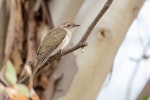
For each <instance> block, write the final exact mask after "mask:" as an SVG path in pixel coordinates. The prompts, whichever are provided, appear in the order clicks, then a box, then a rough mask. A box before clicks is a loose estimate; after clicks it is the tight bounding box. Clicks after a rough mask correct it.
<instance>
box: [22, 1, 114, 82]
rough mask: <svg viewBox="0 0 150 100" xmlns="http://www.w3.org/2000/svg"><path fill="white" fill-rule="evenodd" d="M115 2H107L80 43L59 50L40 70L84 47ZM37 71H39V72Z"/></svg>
mask: <svg viewBox="0 0 150 100" xmlns="http://www.w3.org/2000/svg"><path fill="white" fill-rule="evenodd" d="M112 2H113V0H107V2H106V3H105V5H104V7H103V8H102V10H101V11H100V12H99V13H98V15H97V17H96V18H95V19H94V21H93V22H92V23H91V25H90V26H89V28H88V29H87V31H86V32H85V34H84V36H83V37H82V39H81V40H80V42H79V43H78V44H76V45H75V46H74V47H72V48H69V49H67V50H64V51H62V52H58V53H57V54H55V55H53V56H51V57H50V58H49V59H48V61H47V62H45V63H44V64H43V65H41V66H40V68H39V70H38V71H40V70H42V69H43V68H45V67H46V66H47V65H48V64H50V63H52V62H53V61H54V60H57V59H59V58H60V57H62V56H64V55H66V54H68V53H71V52H73V51H75V50H77V49H79V48H83V47H85V46H87V43H86V40H87V38H88V37H89V35H90V33H91V31H92V30H93V28H94V27H95V25H96V24H97V22H98V21H99V20H100V19H101V18H102V16H103V15H104V13H105V12H106V11H107V9H108V8H109V7H110V5H111V3H112ZM38 71H37V72H38ZM33 72H34V70H33ZM27 78H28V77H26V78H25V79H24V80H23V81H22V82H24V81H26V80H27Z"/></svg>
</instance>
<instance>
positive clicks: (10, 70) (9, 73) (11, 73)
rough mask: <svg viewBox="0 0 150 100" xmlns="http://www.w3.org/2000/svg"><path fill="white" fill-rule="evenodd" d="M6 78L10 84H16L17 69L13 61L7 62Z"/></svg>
mask: <svg viewBox="0 0 150 100" xmlns="http://www.w3.org/2000/svg"><path fill="white" fill-rule="evenodd" d="M5 78H6V81H7V82H8V84H9V85H15V84H16V82H17V75H16V70H15V68H14V66H13V64H12V63H11V61H7V63H6V69H5Z"/></svg>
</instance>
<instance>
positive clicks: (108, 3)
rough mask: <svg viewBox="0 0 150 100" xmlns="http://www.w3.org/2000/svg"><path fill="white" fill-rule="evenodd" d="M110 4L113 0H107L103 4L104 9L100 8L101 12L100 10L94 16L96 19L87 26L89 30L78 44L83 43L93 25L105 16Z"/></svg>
mask: <svg viewBox="0 0 150 100" xmlns="http://www.w3.org/2000/svg"><path fill="white" fill-rule="evenodd" d="M112 2H113V0H107V2H106V3H105V5H104V7H103V8H102V10H100V12H99V13H98V15H97V16H96V18H95V19H94V21H93V22H92V24H91V25H90V26H89V28H88V29H87V31H86V32H85V34H84V36H83V37H82V39H81V40H80V42H79V43H83V42H85V41H86V40H87V38H88V37H89V35H90V33H91V31H92V30H93V28H94V27H95V25H96V24H97V23H98V21H99V20H100V19H101V18H102V16H103V15H104V14H105V12H106V11H107V9H108V8H109V7H110V5H111V3H112Z"/></svg>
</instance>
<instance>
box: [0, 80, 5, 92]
mask: <svg viewBox="0 0 150 100" xmlns="http://www.w3.org/2000/svg"><path fill="white" fill-rule="evenodd" d="M3 91H4V86H3V85H2V84H1V83H0V94H2V93H3Z"/></svg>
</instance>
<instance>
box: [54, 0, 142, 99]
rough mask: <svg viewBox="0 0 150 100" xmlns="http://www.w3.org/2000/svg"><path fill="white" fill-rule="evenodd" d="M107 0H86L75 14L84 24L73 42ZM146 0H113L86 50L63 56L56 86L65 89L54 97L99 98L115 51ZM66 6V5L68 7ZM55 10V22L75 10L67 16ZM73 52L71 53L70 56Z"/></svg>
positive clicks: (78, 37)
mask: <svg viewBox="0 0 150 100" xmlns="http://www.w3.org/2000/svg"><path fill="white" fill-rule="evenodd" d="M105 2H106V0H92V1H91V0H86V1H85V2H84V4H83V5H82V7H81V9H80V12H79V13H78V15H77V17H76V18H75V22H76V23H78V24H80V25H81V28H80V29H78V31H76V33H74V34H75V35H74V37H73V41H72V44H75V43H77V42H78V41H79V40H80V38H81V37H82V34H83V33H84V32H85V31H86V29H87V27H88V26H89V24H90V23H91V22H92V21H93V19H94V18H95V16H96V15H97V13H98V12H99V10H100V9H101V8H102V7H103V4H104V3H105ZM143 2H144V0H124V1H123V0H122V1H120V0H114V1H113V3H112V5H111V7H110V8H109V10H108V11H107V12H106V14H105V15H104V16H103V18H102V20H101V21H100V22H99V23H98V25H97V26H96V27H95V28H94V30H93V32H92V34H91V35H90V37H89V39H88V46H87V47H86V48H85V52H84V53H81V51H79V50H78V51H77V52H75V53H74V54H75V55H71V54H70V55H68V56H65V57H63V59H62V60H61V62H60V66H59V68H60V69H61V70H63V68H64V71H63V74H64V76H63V78H62V80H61V81H60V82H59V84H58V86H57V88H59V89H61V90H62V91H61V92H60V91H59V92H57V91H56V92H55V94H54V97H53V99H58V98H59V99H58V100H95V99H96V97H97V95H98V92H99V90H100V88H101V87H102V84H103V82H104V80H105V78H106V76H107V74H108V73H109V71H110V69H111V65H112V63H113V60H114V57H115V55H116V52H117V50H118V48H119V46H120V44H121V42H122V40H123V39H124V37H125V34H126V32H127V30H128V28H129V26H130V25H131V23H132V21H133V20H134V18H135V17H136V15H137V13H138V11H139V9H140V7H141V6H142V4H143ZM70 5H71V4H69V5H68V6H67V7H70ZM72 5H73V4H72ZM57 7H58V6H57ZM67 7H66V6H65V8H67ZM70 8H71V7H70ZM68 9H69V8H68ZM53 10H54V11H53V12H52V15H53V19H54V22H55V23H61V22H63V21H65V20H67V19H68V18H67V17H66V15H67V14H70V13H73V12H72V11H70V12H69V11H68V12H67V13H65V16H64V15H63V14H62V16H61V17H60V15H59V14H54V12H55V11H58V10H57V8H53ZM55 13H57V12H55ZM62 13H63V12H62ZM75 13H76V12H74V14H75ZM54 17H55V18H54ZM72 18H73V17H72ZM58 19H59V20H58ZM56 20H57V21H56ZM70 56H72V57H71V58H70V59H69V57H70ZM69 60H74V61H75V62H76V64H74V65H73V64H72V62H74V61H69ZM67 61H68V63H67ZM69 67H71V68H72V69H74V71H72V70H69ZM67 68H68V70H67ZM66 70H67V71H66ZM69 71H70V72H69ZM60 72H62V71H60ZM67 77H69V78H67ZM70 77H71V78H70ZM66 84H67V86H66ZM118 84H119V83H118Z"/></svg>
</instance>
